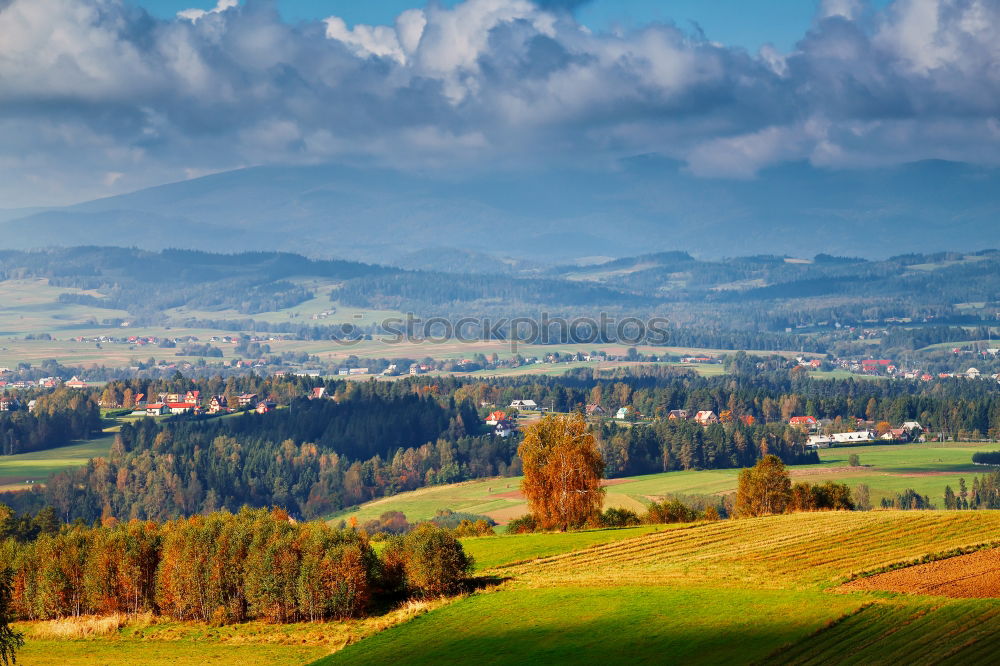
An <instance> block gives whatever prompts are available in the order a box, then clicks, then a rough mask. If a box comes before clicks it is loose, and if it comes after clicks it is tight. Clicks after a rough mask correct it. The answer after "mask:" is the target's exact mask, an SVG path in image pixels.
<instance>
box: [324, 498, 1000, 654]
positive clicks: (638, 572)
mask: <svg viewBox="0 0 1000 666" xmlns="http://www.w3.org/2000/svg"><path fill="white" fill-rule="evenodd" d="M615 532H616V531H614V530H604V531H598V532H593V533H583V534H590V535H592V536H591V538H593V539H594V543H592V544H591V545H589V546H588V547H584V548H581V549H578V550H568V549H567V550H565V551H563V552H556V553H553V544H554V543H555V542H557V541H558V540H559V539H560V538H562V539H566V540H567V541H569V540H571V539H572V540H577V539H579V538H580V536H581V535H578V534H566V535H518V536H500V537H490V538H478V539H475V540H468V541H466V543H467V544H468V548H469V550H470V551H471V552H473V553H482V554H485V553H488V554H489V555H488V558H485V557H484V559H488V561H489V562H490V563H493V562H501V561H503V560H504V559H508V560H510V561H512V562H513V563H512V564H509V565H502V564H499V565H494V566H493V568H492V569H487V570H486V573H488V574H491V575H493V576H496V577H500V578H502V579H505V580H506V581H507V582H505V583H504V584H503V585H501V586H500V587H499V588H496V589H495V590H493V591H488V592H484V593H479V594H475V595H472V596H470V597H468V598H466V599H462V600H460V601H457V602H455V603H453V604H451V605H448V606H445V607H443V608H441V609H439V610H437V611H434V612H432V613H429V614H427V615H424V616H422V617H419V618H417V619H415V620H412V621H410V622H407V623H405V624H402V625H399V626H397V627H395V628H393V629H390V630H388V631H385V632H382V633H380V634H377V635H375V636H373V637H371V638H367V639H365V640H363V641H361V642H359V643H357V644H354V645H350V646H348V647H347V648H345V649H344V650H343V651H341V652H339V653H337V654H335V655H332V656H331V657H328V658H325V659H323V660H321V661H320V662H319V663H323V664H340V663H345V664H346V663H363V664H375V663H386V662H388V661H390V660H392V659H393V658H394V656H395V657H398V658H401V657H403V656H405V660H406V662H407V663H417V664H430V663H435V664H437V663H456V664H457V663H470V662H471V663H486V664H501V663H527V662H539V663H540V662H544V663H567V664H569V663H637V662H640V663H641V662H658V663H752V662H767V663H771V662H777V663H816V664H825V663H864V664H871V663H886V664H889V663H907V662H914V663H942V662H945V661H947V662H954V663H980V662H981V661H983V660H989V658H990V656H991V655H993V654H995V653H996V650H997V649H998V643H1000V634H998V630H1000V612H998V610H997V608H996V603H995V601H993V602H984V601H981V600H975V601H973V600H953V599H945V598H941V597H924V596H906V595H897V596H888V595H885V594H884V593H883V594H871V593H844V592H841V591H840V590H838V589H837V586H838V585H839V583H841V582H843V581H845V580H846V579H847V578H848V577H849V576H850V575H851V574H852V573H854V572H861V571H867V570H872V569H874V568H876V567H880V566H883V565H886V564H890V563H894V562H899V561H907V560H910V559H913V558H915V557H918V556H920V555H923V554H926V553H932V552H941V551H944V550H948V549H950V548H954V547H958V546H963V545H969V544H975V543H982V542H984V541H987V540H990V539H996V538H997V537H1000V513H998V512H986V511H981V512H896V511H877V512H867V513H813V514H794V515H789V516H777V517H770V518H759V519H752V520H743V521H722V522H717V523H703V524H697V525H693V526H671V527H664V528H661V529H660V530H658V531H655V532H650V533H646V534H641V535H639V536H633V537H631V538H614V537H615V536H618V535H615V534H614V533H615ZM620 532H624V531H620ZM541 536H549V537H550V538H549V539H542V538H540V537H541ZM601 536H604V537H606V538H600V537H601ZM491 541H492V543H491ZM578 546H579V544H574V547H578ZM532 556H534V557H535V558H536V559H533V560H530V561H525V560H528V559H529V558H531V557H532Z"/></svg>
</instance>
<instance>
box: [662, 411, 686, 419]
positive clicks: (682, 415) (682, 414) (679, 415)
mask: <svg viewBox="0 0 1000 666" xmlns="http://www.w3.org/2000/svg"><path fill="white" fill-rule="evenodd" d="M687 418H688V410H686V409H671V410H670V411H669V412H667V420H668V421H687Z"/></svg>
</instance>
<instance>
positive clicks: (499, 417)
mask: <svg viewBox="0 0 1000 666" xmlns="http://www.w3.org/2000/svg"><path fill="white" fill-rule="evenodd" d="M506 420H507V413H506V412H503V411H501V410H499V409H497V410H494V411H492V412H490V415H489V416H487V417H486V425H491V426H495V425H496V424H498V423H500V422H501V421H506Z"/></svg>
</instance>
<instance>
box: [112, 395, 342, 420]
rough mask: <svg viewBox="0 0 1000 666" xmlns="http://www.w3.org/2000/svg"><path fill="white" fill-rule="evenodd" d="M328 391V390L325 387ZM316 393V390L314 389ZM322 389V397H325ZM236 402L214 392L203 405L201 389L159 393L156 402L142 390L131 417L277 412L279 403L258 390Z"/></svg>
mask: <svg viewBox="0 0 1000 666" xmlns="http://www.w3.org/2000/svg"><path fill="white" fill-rule="evenodd" d="M323 391H325V389H323ZM313 395H315V390H314V392H313ZM322 396H323V393H322V392H321V393H320V395H319V397H322ZM235 402H236V404H234V405H230V404H229V400H228V399H227V398H226V396H224V395H213V396H212V397H211V398H210V399H209V400H208V402H207V404H205V405H203V404H202V400H201V391H187V392H185V393H160V394H159V395H157V396H156V400H155V401H147V400H146V396H145V395H144V394H142V393H139V394H137V395H136V396H135V408H134V409H133V411H132V416H166V415H168V414H229V413H231V412H235V411H247V410H253V411H255V412H257V413H258V414H267V413H268V412H271V411H274V410H275V409H276V408H277V405H276V404H275V403H274V402H273V401H270V400H262V399H260V397H259V396H258V395H257V394H256V393H244V394H242V395H240V396H237V398H236V401H235Z"/></svg>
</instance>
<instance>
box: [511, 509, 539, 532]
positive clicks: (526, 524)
mask: <svg viewBox="0 0 1000 666" xmlns="http://www.w3.org/2000/svg"><path fill="white" fill-rule="evenodd" d="M537 529H538V523H536V522H535V517H534V516H532V515H531V514H530V513H528V514H525V515H523V516H521V517H520V518H515V519H514V520H512V521H510V522H509V523H507V534H528V533H529V532H534V531H535V530H537Z"/></svg>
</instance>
